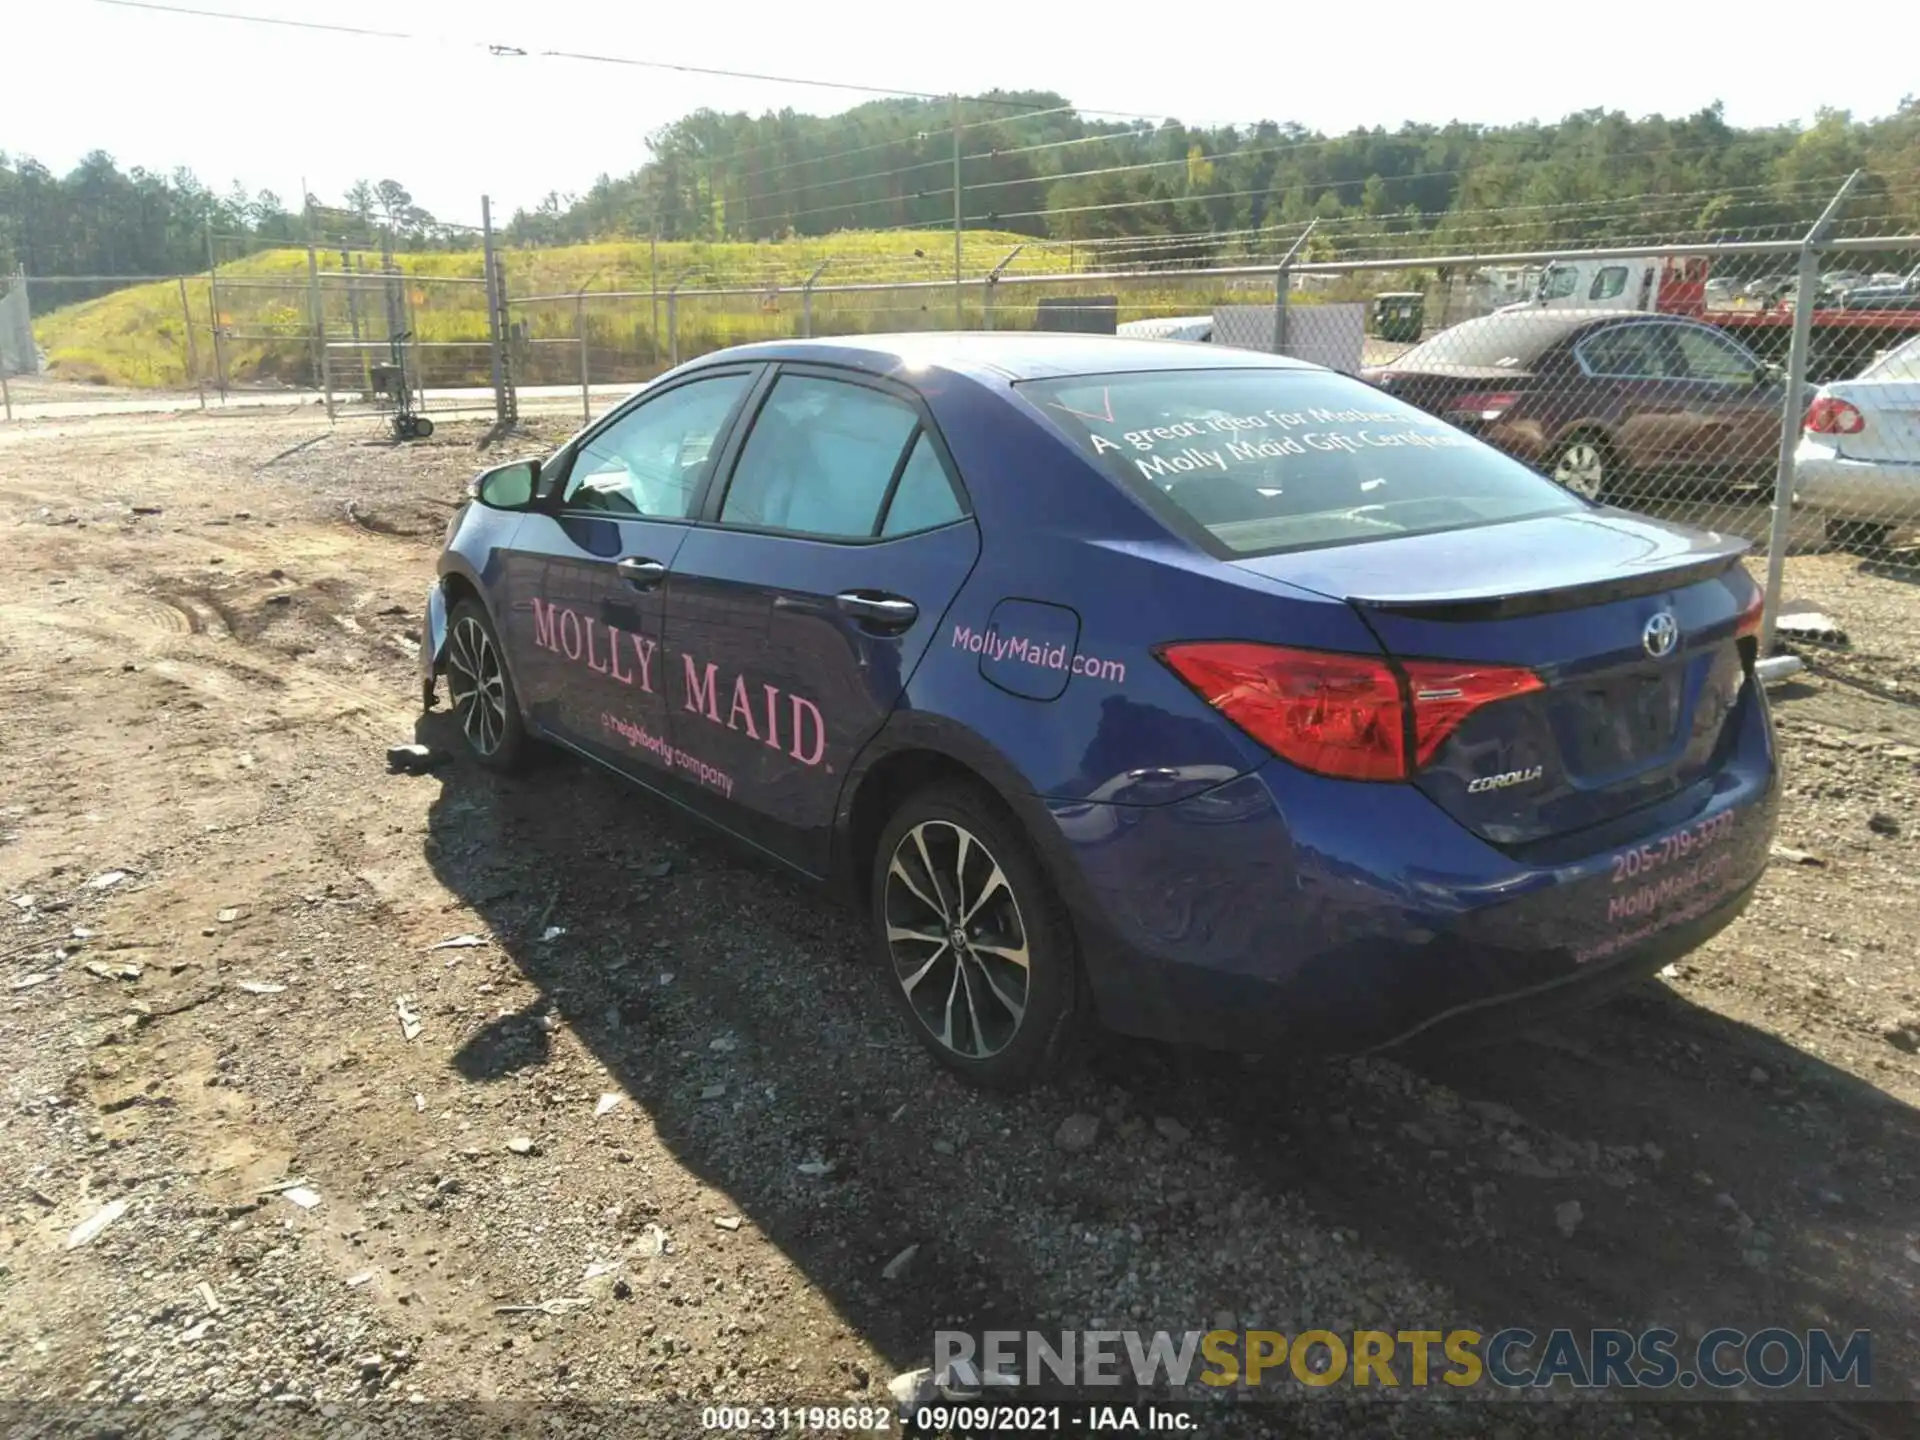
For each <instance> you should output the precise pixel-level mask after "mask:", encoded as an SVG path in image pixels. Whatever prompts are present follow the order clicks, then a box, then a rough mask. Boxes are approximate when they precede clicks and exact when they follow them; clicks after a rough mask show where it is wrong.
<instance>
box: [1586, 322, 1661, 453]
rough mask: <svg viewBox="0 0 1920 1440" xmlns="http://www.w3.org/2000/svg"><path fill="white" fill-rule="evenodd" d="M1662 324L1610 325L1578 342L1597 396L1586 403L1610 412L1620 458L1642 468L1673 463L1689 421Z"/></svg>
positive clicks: (1610, 427) (1608, 420)
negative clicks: (1678, 433)
mask: <svg viewBox="0 0 1920 1440" xmlns="http://www.w3.org/2000/svg"><path fill="white" fill-rule="evenodd" d="M1661 328H1662V327H1661V326H1660V325H1659V323H1658V322H1657V321H1650V320H1634V321H1629V322H1627V323H1625V324H1619V325H1608V326H1606V327H1604V328H1603V329H1599V330H1595V331H1592V332H1590V333H1589V334H1588V335H1586V336H1585V337H1584V338H1583V339H1582V340H1581V341H1580V342H1579V344H1577V345H1576V346H1575V347H1574V356H1575V358H1576V359H1577V360H1578V361H1579V364H1580V368H1581V369H1582V370H1583V371H1584V372H1585V374H1586V377H1587V381H1586V385H1587V388H1588V390H1589V391H1590V394H1591V397H1592V398H1591V402H1590V403H1589V404H1588V406H1587V407H1586V408H1587V409H1588V410H1590V411H1592V412H1593V413H1595V414H1598V415H1600V416H1603V417H1604V418H1605V423H1606V425H1607V428H1608V432H1609V435H1610V436H1611V438H1612V441H1613V446H1614V450H1615V451H1616V452H1617V454H1618V455H1619V458H1620V459H1621V460H1622V461H1623V462H1624V463H1625V464H1626V466H1627V468H1628V469H1630V470H1635V471H1639V472H1641V473H1642V474H1645V473H1649V472H1657V471H1662V470H1665V469H1667V468H1668V466H1669V464H1670V461H1671V457H1672V455H1673V453H1674V450H1675V447H1676V443H1677V441H1676V430H1677V429H1678V428H1679V427H1680V426H1681V425H1682V424H1683V421H1682V415H1683V409H1684V397H1683V396H1682V395H1681V394H1680V393H1679V391H1678V389H1677V388H1676V387H1675V386H1674V384H1673V382H1672V380H1671V378H1670V375H1669V371H1670V370H1671V368H1672V352H1671V348H1670V347H1669V346H1667V345H1666V344H1665V343H1664V341H1663V338H1662V336H1661V334H1660V330H1661Z"/></svg>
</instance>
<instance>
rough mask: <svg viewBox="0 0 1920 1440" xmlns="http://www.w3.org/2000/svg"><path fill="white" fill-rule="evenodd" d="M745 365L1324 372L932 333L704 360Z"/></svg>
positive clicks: (1198, 355)
mask: <svg viewBox="0 0 1920 1440" xmlns="http://www.w3.org/2000/svg"><path fill="white" fill-rule="evenodd" d="M739 360H758V361H771V360H787V361H794V362H802V361H812V362H814V363H816V364H822V365H842V366H847V367H850V368H852V369H856V370H866V371H870V372H872V373H874V374H880V375H890V374H899V373H912V372H916V371H925V370H930V369H932V370H946V371H950V372H953V373H956V374H961V375H969V376H972V377H974V378H977V379H986V378H997V379H1000V380H1014V381H1018V380H1041V379H1048V378H1052V377H1056V376H1065V375H1103V374H1113V373H1116V372H1120V371H1127V370H1249V369H1274V370H1318V369H1320V368H1322V367H1320V366H1317V365H1312V364H1309V363H1308V362H1306V361H1304V360H1294V359H1290V358H1288V357H1286V356H1281V355H1268V354H1265V353H1263V352H1261V351H1258V350H1239V349H1233V348H1230V347H1226V346H1218V347H1206V346H1199V345H1193V344H1190V343H1187V342H1184V341H1178V340H1146V339H1134V338H1131V337H1127V336H1117V335H1075V334H1065V333H1061V332H1057V331H1043V330H1012V331H979V332H968V331H958V332H955V331H925V332H917V333H908V334H898V335H838V336H834V337H832V338H831V339H822V340H770V341H764V342H761V343H759V344H755V345H737V346H734V347H733V348H731V349H727V350H720V351H716V352H714V353H713V354H710V355H704V356H702V357H701V359H700V362H699V363H701V364H702V365H707V364H716V363H723V362H726V361H739Z"/></svg>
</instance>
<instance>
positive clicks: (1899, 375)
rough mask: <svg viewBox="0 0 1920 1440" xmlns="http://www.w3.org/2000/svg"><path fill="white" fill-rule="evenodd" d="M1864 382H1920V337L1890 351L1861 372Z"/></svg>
mask: <svg viewBox="0 0 1920 1440" xmlns="http://www.w3.org/2000/svg"><path fill="white" fill-rule="evenodd" d="M1860 378H1861V379H1862V380H1920V335H1916V336H1914V337H1913V339H1911V340H1909V341H1907V343H1906V344H1904V345H1901V346H1899V347H1898V348H1897V349H1893V350H1889V351H1888V352H1887V353H1886V354H1884V355H1882V356H1881V357H1880V358H1879V359H1878V360H1876V361H1874V362H1873V364H1871V365H1869V366H1868V367H1867V368H1866V369H1864V370H1862V371H1861V372H1860Z"/></svg>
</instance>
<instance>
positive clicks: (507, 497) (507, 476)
mask: <svg viewBox="0 0 1920 1440" xmlns="http://www.w3.org/2000/svg"><path fill="white" fill-rule="evenodd" d="M539 483H540V462H539V461H538V460H514V461H511V462H509V463H508V464H505V465H496V466H495V467H494V468H493V469H491V470H487V471H484V472H482V473H481V475H480V477H479V478H478V479H476V480H475V481H474V482H473V484H472V486H471V487H469V489H468V491H467V493H468V494H469V495H471V496H472V497H473V498H474V499H475V500H478V501H479V502H480V503H481V504H482V505H485V506H486V507H487V508H488V509H489V510H524V509H526V508H527V506H529V505H531V504H532V503H533V492H534V487H535V486H537V485H538V484H539Z"/></svg>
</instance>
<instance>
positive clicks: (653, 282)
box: [647, 210, 660, 365]
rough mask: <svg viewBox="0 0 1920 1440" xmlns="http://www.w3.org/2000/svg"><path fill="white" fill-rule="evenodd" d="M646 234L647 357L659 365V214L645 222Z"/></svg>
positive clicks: (656, 211)
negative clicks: (649, 319)
mask: <svg viewBox="0 0 1920 1440" xmlns="http://www.w3.org/2000/svg"><path fill="white" fill-rule="evenodd" d="M647 230H648V233H649V234H650V235H651V236H652V240H651V242H650V247H649V252H648V258H647V288H648V289H649V290H651V291H652V292H653V328H652V329H651V330H649V331H648V332H647V338H648V340H649V342H650V345H651V349H652V352H653V353H652V354H650V355H649V356H648V357H647V361H648V363H649V364H652V365H658V364H659V363H660V212H659V211H658V210H655V211H654V212H653V214H652V216H651V217H649V219H648V222H647Z"/></svg>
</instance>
